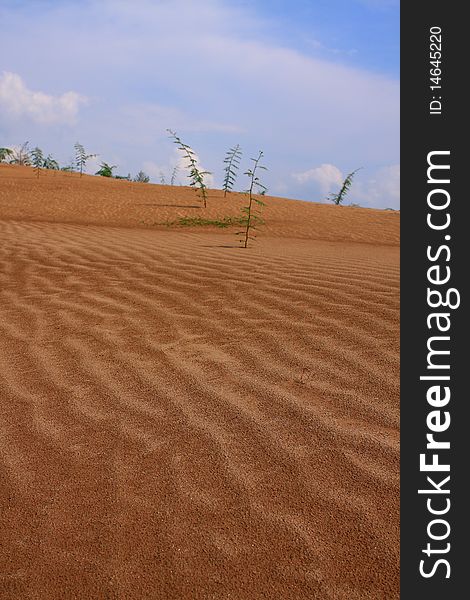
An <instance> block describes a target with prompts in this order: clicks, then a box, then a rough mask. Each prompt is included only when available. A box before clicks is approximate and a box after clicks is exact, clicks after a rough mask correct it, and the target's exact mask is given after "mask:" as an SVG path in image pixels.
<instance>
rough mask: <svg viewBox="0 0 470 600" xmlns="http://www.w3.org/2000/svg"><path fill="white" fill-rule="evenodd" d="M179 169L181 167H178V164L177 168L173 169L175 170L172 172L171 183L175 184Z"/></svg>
mask: <svg viewBox="0 0 470 600" xmlns="http://www.w3.org/2000/svg"><path fill="white" fill-rule="evenodd" d="M178 171H179V167H178V165H176V166H175V168H174V169H173V172H172V173H171V180H170V185H175V181H176V176H177V175H178Z"/></svg>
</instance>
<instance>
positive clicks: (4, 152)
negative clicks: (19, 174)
mask: <svg viewBox="0 0 470 600" xmlns="http://www.w3.org/2000/svg"><path fill="white" fill-rule="evenodd" d="M12 156H13V150H11V149H10V148H0V163H1V162H5V161H6V160H10V159H11V157H12Z"/></svg>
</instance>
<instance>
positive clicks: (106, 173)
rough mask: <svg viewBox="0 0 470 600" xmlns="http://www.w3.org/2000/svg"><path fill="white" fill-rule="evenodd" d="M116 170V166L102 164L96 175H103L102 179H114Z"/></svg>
mask: <svg viewBox="0 0 470 600" xmlns="http://www.w3.org/2000/svg"><path fill="white" fill-rule="evenodd" d="M115 168H116V165H108V163H106V162H102V163H101V165H100V168H99V169H98V171H96V173H95V175H101V177H113V169H115Z"/></svg>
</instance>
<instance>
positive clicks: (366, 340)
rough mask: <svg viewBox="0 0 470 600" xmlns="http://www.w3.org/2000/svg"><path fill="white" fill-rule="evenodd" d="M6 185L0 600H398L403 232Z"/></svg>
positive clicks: (186, 197)
mask: <svg viewBox="0 0 470 600" xmlns="http://www.w3.org/2000/svg"><path fill="white" fill-rule="evenodd" d="M242 202H243V198H242V197H241V196H239V195H231V196H230V197H229V198H228V199H226V200H224V199H223V198H222V197H221V194H220V192H216V191H214V192H212V193H211V197H210V198H209V207H208V209H207V210H206V211H204V210H203V209H201V208H190V207H191V206H194V207H197V205H198V202H197V199H195V196H194V192H193V191H192V190H189V189H186V188H177V187H174V188H171V187H164V186H151V185H143V184H130V183H126V182H120V181H103V180H102V179H99V178H91V177H84V178H82V179H80V178H78V177H76V176H71V175H64V174H59V173H57V174H51V173H48V174H46V175H43V174H42V175H41V178H40V179H39V181H37V180H36V179H35V178H34V177H33V174H32V171H31V170H29V169H26V168H25V169H21V168H12V167H4V166H2V167H0V399H1V401H0V412H1V415H0V598H2V600H7V599H12V600H13V599H14V600H23V599H25V600H26V599H28V600H29V599H38V600H39V599H40V600H46V599H47V600H68V599H79V600H95V599H96V600H108V599H109V600H111V599H113V600H114V599H119V600H137V599H162V600H163V599H165V600H166V599H168V600H169V599H175V600H176V599H184V600H186V599H188V600H189V599H201V600H209V599H214V600H229V599H236V600H252V599H253V600H258V599H259V600H261V599H266V598H268V599H273V600H289V599H296V600H304V599H306V600H307V599H312V598H313V599H318V600H330V599H332V600H333V599H334V600H336V599H338V600H356V599H357V600H363V599H371V600H382V599H383V600H394V599H398V597H399V592H398V586H399V584H398V578H399V573H398V560H399V557H398V535H399V532H398V527H399V517H398V511H399V506H398V493H399V463H398V460H399V445H398V442H399V433H398V426H399V410H398V409H399V406H398V376H399V356H398V350H399V348H398V343H399V339H398V335H399V331H398V327H399V313H398V308H399V307H398V302H399V263H398V239H399V216H398V215H397V214H393V213H391V212H388V211H374V210H365V209H356V208H348V207H334V206H325V205H318V204H309V203H303V202H297V201H289V200H283V199H279V198H267V199H266V203H267V206H266V207H265V209H264V217H265V219H266V225H265V226H263V227H262V228H260V229H259V232H258V234H259V237H258V239H257V241H256V242H255V243H254V244H253V246H252V247H251V248H248V249H247V250H244V249H240V248H237V240H236V236H235V235H234V232H235V231H236V228H235V229H233V228H229V229H226V230H217V229H214V228H208V229H206V228H200V227H198V228H175V227H173V226H172V227H168V226H166V225H162V223H164V222H168V221H172V220H175V219H177V218H178V217H179V216H183V215H188V214H189V215H191V216H200V215H201V216H204V217H207V218H215V217H216V216H218V217H221V216H226V215H237V214H238V211H239V207H240V206H241V203H242Z"/></svg>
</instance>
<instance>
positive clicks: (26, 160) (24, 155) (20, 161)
mask: <svg viewBox="0 0 470 600" xmlns="http://www.w3.org/2000/svg"><path fill="white" fill-rule="evenodd" d="M28 146H29V142H25V143H24V144H23V145H22V146H20V148H15V149H14V150H13V152H12V154H11V158H10V164H12V165H20V166H26V167H27V166H29V165H30V164H31V155H30V151H29V148H28Z"/></svg>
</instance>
